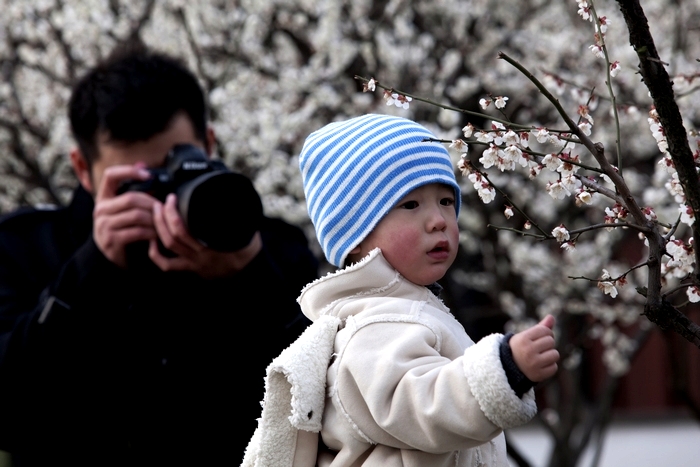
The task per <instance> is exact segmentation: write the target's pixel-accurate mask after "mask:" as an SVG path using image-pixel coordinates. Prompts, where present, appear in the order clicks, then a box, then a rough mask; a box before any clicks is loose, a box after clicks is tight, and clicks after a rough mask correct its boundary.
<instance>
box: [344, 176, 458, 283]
mask: <svg viewBox="0 0 700 467" xmlns="http://www.w3.org/2000/svg"><path fill="white" fill-rule="evenodd" d="M458 241H459V228H458V227H457V214H456V211H455V192H454V189H453V188H452V187H449V186H447V185H443V184H440V183H431V184H429V185H423V186H421V187H418V188H416V189H415V190H413V191H411V192H410V193H409V194H408V195H406V196H404V197H403V199H401V201H399V202H398V203H397V204H396V206H394V208H393V209H392V210H391V211H389V213H388V214H387V215H386V216H385V217H384V218H383V219H382V220H381V221H380V222H379V224H377V227H375V228H374V230H373V231H372V232H371V233H370V234H369V235H368V236H367V238H365V239H364V240H363V241H362V243H361V244H360V246H359V252H356V251H353V253H352V254H353V255H358V256H361V257H364V256H365V255H366V254H367V253H369V252H370V251H371V250H373V249H374V248H377V247H378V248H380V249H381V250H382V254H383V255H384V258H386V260H387V261H388V262H389V264H391V265H392V266H393V267H394V269H396V270H397V271H399V273H401V275H402V276H404V277H405V278H406V279H408V280H409V281H411V282H413V283H414V284H419V285H429V284H432V283H433V282H435V281H437V280H438V279H440V278H442V277H443V276H444V275H445V273H446V272H447V269H448V268H449V267H450V266H451V265H452V263H453V262H454V260H455V258H456V256H457V247H458Z"/></svg>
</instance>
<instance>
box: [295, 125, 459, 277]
mask: <svg viewBox="0 0 700 467" xmlns="http://www.w3.org/2000/svg"><path fill="white" fill-rule="evenodd" d="M426 138H435V137H434V136H433V134H432V133H430V132H429V131H428V130H427V129H426V128H424V127H423V126H421V125H419V124H417V123H416V122H413V121H411V120H407V119H405V118H400V117H392V116H389V115H374V114H370V115H364V116H361V117H356V118H352V119H350V120H346V121H342V122H334V123H331V124H329V125H326V126H324V127H323V128H321V129H320V130H317V131H315V132H313V133H311V135H309V137H308V138H306V141H305V142H304V147H303V148H302V150H301V154H300V156H299V167H300V168H301V177H302V180H303V183H304V194H305V195H306V203H307V206H308V211H309V216H310V217H311V221H312V222H313V224H314V228H315V229H316V237H317V238H318V241H319V242H320V243H321V247H322V248H323V252H324V254H325V255H326V259H328V261H329V262H330V263H331V264H333V265H335V266H338V267H342V266H343V264H344V262H345V258H346V257H347V255H348V254H349V253H350V251H352V249H353V248H355V247H356V246H357V245H359V244H360V242H362V240H364V239H365V237H367V235H369V233H370V232H371V231H372V229H374V227H375V226H376V225H377V224H378V223H379V221H380V220H381V219H382V218H383V217H384V216H385V215H386V214H387V213H388V212H389V211H390V210H391V208H393V207H394V205H396V203H398V202H399V201H400V200H401V199H402V198H403V197H404V196H406V195H407V194H408V193H409V192H411V191H412V190H414V189H416V188H418V187H420V186H422V185H427V184H430V183H444V184H445V185H449V186H451V187H453V188H454V190H455V202H456V204H455V208H456V210H457V213H458V214H459V207H460V201H461V193H460V190H459V185H458V184H457V181H456V180H455V175H454V169H453V167H452V161H451V160H450V156H449V154H448V153H447V150H446V149H445V147H444V145H442V144H441V143H436V142H430V141H424V139H426Z"/></svg>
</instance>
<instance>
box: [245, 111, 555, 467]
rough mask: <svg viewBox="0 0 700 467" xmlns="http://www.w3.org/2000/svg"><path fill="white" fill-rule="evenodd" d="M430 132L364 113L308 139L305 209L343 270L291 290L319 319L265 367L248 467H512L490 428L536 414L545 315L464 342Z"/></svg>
mask: <svg viewBox="0 0 700 467" xmlns="http://www.w3.org/2000/svg"><path fill="white" fill-rule="evenodd" d="M432 137H433V135H432V134H431V133H430V132H429V131H428V130H426V129H425V128H423V127H422V126H420V125H418V124H416V123H414V122H412V121H410V120H406V119H403V118H398V117H390V116H382V115H365V116H362V117H358V118H353V119H351V120H348V121H344V122H336V123H332V124H330V125H327V126H325V127H324V128H321V129H320V130H318V131H316V132H314V133H313V134H311V135H310V136H309V137H308V139H307V140H306V142H305V144H304V147H303V149H302V152H301V155H300V166H301V172H302V178H303V182H304V192H305V194H306V199H307V203H308V209H309V215H310V216H311V219H312V221H313V223H314V227H315V229H316V234H317V236H318V239H319V241H320V243H321V246H322V248H323V251H324V253H325V255H326V258H327V259H328V260H329V261H330V262H331V263H332V264H334V265H336V266H338V267H341V268H343V267H344V268H343V269H341V270H339V271H337V272H335V273H332V274H329V275H327V276H326V277H323V278H321V279H319V280H317V281H315V282H313V283H311V284H309V285H307V286H306V287H305V288H304V290H303V291H302V293H301V296H300V297H299V299H298V301H299V303H300V304H301V307H302V310H303V311H304V314H306V316H308V317H309V318H310V319H311V320H312V321H314V322H315V323H314V324H313V325H312V326H311V327H310V328H309V329H308V330H307V331H306V332H305V334H304V335H303V336H302V337H301V338H300V339H299V340H298V341H297V342H295V344H293V345H292V346H291V347H289V348H288V349H287V350H285V351H284V352H283V353H282V355H280V357H278V358H277V359H276V360H275V361H274V362H273V363H272V364H271V365H270V367H269V368H268V377H267V379H266V396H265V400H264V409H263V416H262V418H261V420H260V421H259V426H258V431H257V432H256V435H255V437H254V439H253V440H252V441H251V444H250V445H249V447H248V452H247V453H246V461H245V462H247V463H249V464H250V465H253V462H255V464H254V465H308V466H312V465H319V466H331V465H332V466H334V467H335V466H360V465H362V466H416V467H418V466H420V467H423V466H503V467H507V466H508V461H507V459H506V448H505V439H504V436H503V434H502V431H503V430H504V429H506V428H510V427H513V426H517V425H520V424H523V423H525V422H527V421H529V420H530V419H531V418H532V417H533V416H534V415H535V413H536V411H537V408H536V405H535V400H534V394H533V390H532V386H533V385H534V382H538V381H542V380H544V379H546V378H549V377H550V376H552V375H553V374H554V373H555V372H556V369H557V361H558V359H559V354H558V352H557V351H556V350H555V349H554V338H553V334H552V326H553V325H554V319H553V318H552V317H551V316H548V317H546V318H545V319H544V320H543V321H542V322H541V323H539V324H538V325H536V326H533V327H532V328H530V329H528V330H526V331H524V332H521V333H518V334H515V335H514V336H512V337H511V336H505V337H504V336H502V335H500V334H493V335H490V336H487V337H485V338H483V339H482V340H480V341H479V342H478V343H477V344H474V343H473V342H472V340H471V339H470V338H469V336H467V334H466V333H465V332H464V329H463V328H462V326H461V325H460V324H459V323H458V322H457V321H456V320H455V318H454V317H453V316H452V315H451V314H450V313H449V310H448V309H447V308H446V307H445V305H444V304H443V303H442V302H441V301H440V299H439V298H438V297H437V296H436V295H435V293H434V291H435V292H436V291H437V290H436V289H438V288H439V286H436V285H435V281H437V280H438V279H440V278H442V277H443V275H444V274H445V273H446V272H447V269H448V268H449V267H450V265H451V264H452V262H453V261H454V259H455V257H456V254H457V248H458V237H459V232H458V227H457V215H458V213H459V209H460V189H459V186H458V185H457V182H456V180H455V177H454V171H453V168H452V164H451V161H450V157H449V155H448V154H447V151H446V149H445V148H444V146H443V145H441V144H439V143H434V142H426V141H424V140H425V139H426V138H432ZM336 332H337V333H336ZM319 432H320V439H319V437H318V435H315V433H319Z"/></svg>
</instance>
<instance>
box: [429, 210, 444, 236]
mask: <svg viewBox="0 0 700 467" xmlns="http://www.w3.org/2000/svg"><path fill="white" fill-rule="evenodd" d="M446 228H447V221H446V220H445V216H444V215H443V213H442V211H441V210H440V209H439V208H435V209H433V210H432V211H431V212H430V217H429V219H428V231H429V232H434V231H443V230H445V229H446Z"/></svg>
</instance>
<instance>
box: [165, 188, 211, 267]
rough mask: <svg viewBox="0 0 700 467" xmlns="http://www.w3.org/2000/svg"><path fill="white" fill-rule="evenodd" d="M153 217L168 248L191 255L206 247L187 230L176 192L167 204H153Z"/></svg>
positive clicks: (168, 199)
mask: <svg viewBox="0 0 700 467" xmlns="http://www.w3.org/2000/svg"><path fill="white" fill-rule="evenodd" d="M153 217H154V219H155V220H156V228H157V229H158V234H159V235H161V234H162V235H161V237H160V238H161V241H162V242H163V245H165V246H166V247H167V248H168V249H171V250H173V251H174V252H175V253H178V254H180V255H189V254H194V253H199V252H201V251H202V250H203V249H204V248H205V247H204V245H202V244H201V243H200V242H198V241H197V240H195V239H194V238H193V237H192V236H191V235H190V234H189V232H188V231H187V228H186V227H185V224H184V222H183V221H182V218H181V217H180V213H179V212H178V210H177V205H176V198H175V195H174V194H170V195H168V197H167V198H166V201H165V204H163V205H154V206H153Z"/></svg>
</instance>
